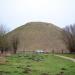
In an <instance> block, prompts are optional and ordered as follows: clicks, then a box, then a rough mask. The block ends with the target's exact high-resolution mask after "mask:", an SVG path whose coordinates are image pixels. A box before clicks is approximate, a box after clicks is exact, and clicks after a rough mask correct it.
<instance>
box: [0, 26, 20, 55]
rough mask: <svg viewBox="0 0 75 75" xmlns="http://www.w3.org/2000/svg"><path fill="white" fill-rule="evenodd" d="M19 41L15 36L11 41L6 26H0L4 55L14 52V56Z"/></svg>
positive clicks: (1, 46) (1, 45)
mask: <svg viewBox="0 0 75 75" xmlns="http://www.w3.org/2000/svg"><path fill="white" fill-rule="evenodd" d="M18 43H19V40H18V37H17V36H13V37H12V38H11V40H9V38H8V35H7V29H6V27H5V26H4V25H0V52H1V54H3V53H4V52H8V51H10V52H13V53H14V54H15V53H16V52H17V46H18Z"/></svg>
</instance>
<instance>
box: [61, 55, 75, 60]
mask: <svg viewBox="0 0 75 75" xmlns="http://www.w3.org/2000/svg"><path fill="white" fill-rule="evenodd" d="M60 55H63V56H67V57H71V58H74V59H75V54H60Z"/></svg>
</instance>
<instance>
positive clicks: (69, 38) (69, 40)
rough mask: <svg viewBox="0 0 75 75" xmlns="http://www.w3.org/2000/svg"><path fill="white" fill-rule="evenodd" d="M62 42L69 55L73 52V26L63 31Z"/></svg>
mask: <svg viewBox="0 0 75 75" xmlns="http://www.w3.org/2000/svg"><path fill="white" fill-rule="evenodd" d="M63 40H64V42H65V44H66V46H67V48H68V50H69V51H70V53H73V52H75V24H74V25H69V26H66V27H65V28H64V29H63Z"/></svg>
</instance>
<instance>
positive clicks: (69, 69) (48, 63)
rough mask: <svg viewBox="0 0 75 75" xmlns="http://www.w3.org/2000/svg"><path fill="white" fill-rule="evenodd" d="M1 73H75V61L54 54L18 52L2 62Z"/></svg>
mask: <svg viewBox="0 0 75 75" xmlns="http://www.w3.org/2000/svg"><path fill="white" fill-rule="evenodd" d="M0 75H75V63H74V62H72V61H69V60H66V59H63V58H59V57H56V56H54V55H52V54H16V55H12V56H10V57H6V58H5V63H2V64H0Z"/></svg>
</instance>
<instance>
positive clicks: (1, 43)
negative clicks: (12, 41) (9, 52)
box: [0, 25, 8, 53]
mask: <svg viewBox="0 0 75 75" xmlns="http://www.w3.org/2000/svg"><path fill="white" fill-rule="evenodd" d="M7 45H8V43H7V38H6V28H5V27H4V26H3V25H0V51H1V53H3V52H4V51H5V50H6V49H7Z"/></svg>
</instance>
